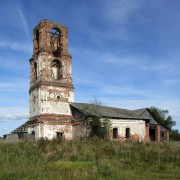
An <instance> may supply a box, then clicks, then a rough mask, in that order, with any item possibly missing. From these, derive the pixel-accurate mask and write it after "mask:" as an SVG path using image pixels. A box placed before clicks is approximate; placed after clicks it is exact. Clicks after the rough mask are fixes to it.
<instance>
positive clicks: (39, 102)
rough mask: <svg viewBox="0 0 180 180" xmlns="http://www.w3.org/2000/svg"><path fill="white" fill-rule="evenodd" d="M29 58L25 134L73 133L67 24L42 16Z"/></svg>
mask: <svg viewBox="0 0 180 180" xmlns="http://www.w3.org/2000/svg"><path fill="white" fill-rule="evenodd" d="M33 35H34V49H33V55H32V58H31V59H30V90H29V104H30V119H29V121H28V134H32V135H33V136H34V138H35V139H37V138H41V137H43V138H48V139H52V138H55V137H58V136H61V137H63V138H66V139H71V138H72V137H71V136H72V125H71V120H72V116H71V110H70V103H71V102H73V101H74V87H73V82H72V75H71V55H70V54H69V52H68V28H67V27H66V26H64V25H60V24H57V23H54V22H52V21H49V20H42V21H40V23H39V24H38V25H37V26H36V27H35V28H34V30H33Z"/></svg>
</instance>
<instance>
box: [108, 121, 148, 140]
mask: <svg viewBox="0 0 180 180" xmlns="http://www.w3.org/2000/svg"><path fill="white" fill-rule="evenodd" d="M110 121H111V127H112V130H113V128H117V129H118V137H119V138H121V139H125V136H126V128H130V136H131V138H132V139H133V138H138V139H139V140H143V139H144V138H145V136H146V129H145V121H143V120H131V119H110Z"/></svg>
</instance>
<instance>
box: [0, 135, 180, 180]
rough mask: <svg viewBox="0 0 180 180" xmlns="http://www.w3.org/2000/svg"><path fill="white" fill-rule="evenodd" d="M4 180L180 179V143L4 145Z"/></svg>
mask: <svg viewBox="0 0 180 180" xmlns="http://www.w3.org/2000/svg"><path fill="white" fill-rule="evenodd" d="M0 179H2V180H4V179H5V180H6V179H7V180H13V179H18V180H19V179H43V180H44V179H45V180H46V179H52V180H54V179H63V180H64V179H83V180H84V179H120V180H121V179H122V180H123V179H127V180H131V179H133V180H136V179H137V180H139V179H145V180H147V179H152V180H155V179H163V180H164V179H167V180H169V179H177V180H179V179H180V143H178V142H164V143H159V144H158V143H140V142H132V141H127V142H115V141H103V140H99V139H97V138H94V139H89V140H76V141H63V142H62V141H58V140H55V139H54V140H52V141H48V140H44V139H41V140H39V141H32V142H14V143H13V142H9V143H8V142H3V141H1V142H0Z"/></svg>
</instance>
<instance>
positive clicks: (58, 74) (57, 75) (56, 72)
mask: <svg viewBox="0 0 180 180" xmlns="http://www.w3.org/2000/svg"><path fill="white" fill-rule="evenodd" d="M51 69H52V77H53V78H54V79H57V80H58V79H61V78H62V64H61V62H60V61H59V60H54V61H53V62H52V65H51Z"/></svg>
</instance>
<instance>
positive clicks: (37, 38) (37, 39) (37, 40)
mask: <svg viewBox="0 0 180 180" xmlns="http://www.w3.org/2000/svg"><path fill="white" fill-rule="evenodd" d="M36 43H37V50H38V51H39V31H38V30H36Z"/></svg>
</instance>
